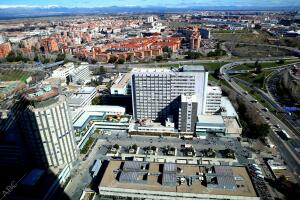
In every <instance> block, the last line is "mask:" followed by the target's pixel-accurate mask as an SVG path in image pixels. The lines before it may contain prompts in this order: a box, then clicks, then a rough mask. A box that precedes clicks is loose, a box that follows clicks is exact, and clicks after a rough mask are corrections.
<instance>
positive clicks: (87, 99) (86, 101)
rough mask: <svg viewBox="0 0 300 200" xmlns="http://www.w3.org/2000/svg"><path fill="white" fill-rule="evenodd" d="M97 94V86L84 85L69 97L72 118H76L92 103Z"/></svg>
mask: <svg viewBox="0 0 300 200" xmlns="http://www.w3.org/2000/svg"><path fill="white" fill-rule="evenodd" d="M96 95H97V90H96V88H95V87H83V88H81V89H80V90H79V91H78V92H76V93H74V94H73V95H71V96H70V97H69V98H68V104H69V106H70V110H71V114H72V118H73V119H75V118H76V117H77V116H78V114H79V113H80V112H81V111H82V109H83V108H84V107H85V106H86V105H91V103H92V100H93V98H94V97H95V96H96Z"/></svg>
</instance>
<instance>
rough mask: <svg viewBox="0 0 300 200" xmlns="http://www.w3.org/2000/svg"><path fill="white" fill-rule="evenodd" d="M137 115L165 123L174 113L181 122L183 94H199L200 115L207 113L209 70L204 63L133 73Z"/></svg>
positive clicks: (137, 118)
mask: <svg viewBox="0 0 300 200" xmlns="http://www.w3.org/2000/svg"><path fill="white" fill-rule="evenodd" d="M131 79H132V80H131V83H132V101H133V116H134V118H135V119H136V120H139V119H145V118H150V119H152V120H154V121H160V122H164V120H165V119H166V118H167V117H168V116H169V115H173V117H174V122H178V118H179V108H180V106H181V100H180V97H181V95H195V99H196V102H197V115H201V114H204V112H205V103H206V86H207V80H208V72H206V71H205V69H204V67H203V66H184V67H182V68H179V69H164V68H142V69H141V68H139V69H137V68H136V69H133V70H132V72H131Z"/></svg>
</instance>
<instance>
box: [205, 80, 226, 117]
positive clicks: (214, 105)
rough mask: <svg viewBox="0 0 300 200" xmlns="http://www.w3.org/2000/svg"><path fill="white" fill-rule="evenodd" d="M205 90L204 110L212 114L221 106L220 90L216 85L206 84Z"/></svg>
mask: <svg viewBox="0 0 300 200" xmlns="http://www.w3.org/2000/svg"><path fill="white" fill-rule="evenodd" d="M206 91H207V92H206V108H205V112H206V113H207V114H213V113H215V112H217V111H218V110H220V108H221V98H222V90H221V88H220V87H218V86H208V87H207V90H206Z"/></svg>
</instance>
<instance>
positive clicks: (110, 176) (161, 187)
mask: <svg viewBox="0 0 300 200" xmlns="http://www.w3.org/2000/svg"><path fill="white" fill-rule="evenodd" d="M126 162H132V163H137V164H134V165H133V166H134V167H133V168H131V170H130V173H129V171H128V170H126V169H124V167H122V166H123V165H124V166H125V163H126ZM138 163H139V162H137V161H125V162H124V161H116V160H113V161H110V162H109V165H108V167H107V168H106V170H105V172H104V176H103V178H102V181H101V183H100V186H99V188H101V187H108V188H114V189H115V188H122V189H134V190H147V191H158V192H177V193H193V194H208V195H230V196H246V197H257V194H256V192H255V190H254V188H253V185H252V182H251V180H250V177H249V175H248V173H247V170H246V168H245V167H232V166H215V167H214V170H213V171H210V173H208V171H207V169H211V166H205V165H201V166H200V165H187V164H175V163H172V164H170V163H165V164H162V163H144V162H141V164H138ZM127 165H129V164H126V166H127ZM143 166H144V167H143ZM117 171H119V173H120V174H122V173H124V175H122V181H120V180H119V179H118V178H117V177H119V176H120V174H119V173H117ZM203 176H205V177H208V179H209V177H210V178H212V180H215V179H214V178H213V177H216V178H217V180H218V183H210V184H212V185H214V184H215V185H218V184H219V186H220V187H210V186H208V184H206V183H204V182H206V181H205V180H204V179H203V180H201V178H199V177H203ZM164 177H165V178H164ZM123 178H124V179H123ZM181 178H185V180H187V181H185V182H182V183H181V184H179V180H180V179H181ZM188 180H192V181H188ZM187 182H190V183H189V184H188V183H187ZM223 186H225V187H223ZM230 187H233V188H230ZM100 190H101V189H100Z"/></svg>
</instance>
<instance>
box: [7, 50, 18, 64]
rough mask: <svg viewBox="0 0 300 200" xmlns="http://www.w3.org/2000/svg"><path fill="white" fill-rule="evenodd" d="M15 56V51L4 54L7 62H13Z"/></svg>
mask: <svg viewBox="0 0 300 200" xmlns="http://www.w3.org/2000/svg"><path fill="white" fill-rule="evenodd" d="M15 57H16V54H15V52H13V51H11V52H9V54H8V55H7V56H6V60H7V62H15V59H16V58H15Z"/></svg>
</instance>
